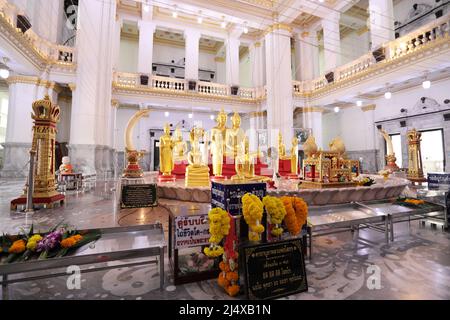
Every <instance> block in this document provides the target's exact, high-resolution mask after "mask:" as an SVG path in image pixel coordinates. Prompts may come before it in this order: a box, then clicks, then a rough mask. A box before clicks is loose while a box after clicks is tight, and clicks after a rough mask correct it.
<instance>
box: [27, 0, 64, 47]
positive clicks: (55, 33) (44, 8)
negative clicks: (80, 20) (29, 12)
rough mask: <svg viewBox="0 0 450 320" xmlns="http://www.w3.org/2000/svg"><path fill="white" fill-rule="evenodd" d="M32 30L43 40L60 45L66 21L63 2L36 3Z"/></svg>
mask: <svg viewBox="0 0 450 320" xmlns="http://www.w3.org/2000/svg"><path fill="white" fill-rule="evenodd" d="M35 2H36V5H35V7H34V10H35V11H34V17H33V21H32V29H33V30H35V32H36V33H37V34H38V35H40V36H41V37H42V38H44V39H46V40H48V41H50V42H52V43H60V41H61V36H62V30H63V23H64V22H65V21H64V12H63V10H64V1H63V0H40V1H35Z"/></svg>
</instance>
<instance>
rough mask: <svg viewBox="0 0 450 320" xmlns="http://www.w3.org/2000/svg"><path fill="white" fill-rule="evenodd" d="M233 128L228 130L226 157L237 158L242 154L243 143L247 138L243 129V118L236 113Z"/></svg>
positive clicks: (233, 118) (232, 118) (226, 135)
mask: <svg viewBox="0 0 450 320" xmlns="http://www.w3.org/2000/svg"><path fill="white" fill-rule="evenodd" d="M231 123H232V127H231V128H228V129H227V130H226V134H225V141H226V151H225V153H226V156H227V157H230V158H233V159H234V158H236V157H237V155H239V154H240V153H241V152H242V141H243V139H244V137H245V133H244V130H242V129H241V117H240V116H239V113H237V112H235V113H234V114H233V116H232V117H231Z"/></svg>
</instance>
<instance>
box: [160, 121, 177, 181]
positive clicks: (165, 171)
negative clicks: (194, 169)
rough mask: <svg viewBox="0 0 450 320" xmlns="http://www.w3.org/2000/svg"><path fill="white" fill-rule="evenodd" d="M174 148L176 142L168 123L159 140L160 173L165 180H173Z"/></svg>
mask: <svg viewBox="0 0 450 320" xmlns="http://www.w3.org/2000/svg"><path fill="white" fill-rule="evenodd" d="M174 146H175V141H174V140H173V139H172V137H171V136H170V126H169V124H168V123H166V124H165V125H164V135H162V136H161V137H160V138H159V171H161V173H162V175H163V177H162V178H163V180H169V178H172V170H173V168H174V162H173V148H174Z"/></svg>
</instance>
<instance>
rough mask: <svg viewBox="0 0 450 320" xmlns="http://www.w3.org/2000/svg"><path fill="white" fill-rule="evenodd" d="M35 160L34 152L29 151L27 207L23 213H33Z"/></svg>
mask: <svg viewBox="0 0 450 320" xmlns="http://www.w3.org/2000/svg"><path fill="white" fill-rule="evenodd" d="M35 159H36V151H35V150H30V170H29V172H28V188H27V206H26V209H25V212H27V213H32V212H34V208H33V192H34V161H35Z"/></svg>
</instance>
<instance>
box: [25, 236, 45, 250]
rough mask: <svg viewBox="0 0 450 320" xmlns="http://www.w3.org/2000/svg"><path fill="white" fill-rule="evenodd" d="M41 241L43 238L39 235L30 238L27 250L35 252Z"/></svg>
mask: <svg viewBox="0 0 450 320" xmlns="http://www.w3.org/2000/svg"><path fill="white" fill-rule="evenodd" d="M41 240H42V236H41V235H39V234H35V235H34V236H32V237H30V238H29V239H28V242H27V249H28V250H31V251H35V250H36V246H37V244H38V242H39V241H41Z"/></svg>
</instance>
